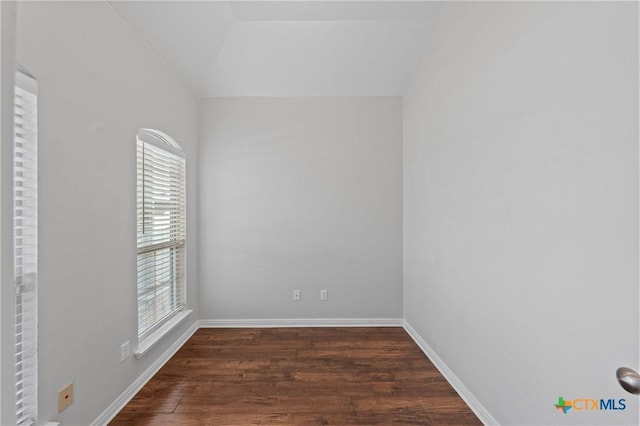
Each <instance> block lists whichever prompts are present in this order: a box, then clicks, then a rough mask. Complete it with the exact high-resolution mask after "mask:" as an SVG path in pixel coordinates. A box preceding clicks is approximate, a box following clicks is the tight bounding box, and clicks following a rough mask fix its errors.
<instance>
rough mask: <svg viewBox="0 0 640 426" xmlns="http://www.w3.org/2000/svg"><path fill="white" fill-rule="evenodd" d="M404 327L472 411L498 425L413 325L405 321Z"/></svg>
mask: <svg viewBox="0 0 640 426" xmlns="http://www.w3.org/2000/svg"><path fill="white" fill-rule="evenodd" d="M404 329H405V331H406V332H407V333H408V334H409V336H411V338H412V339H413V340H414V341H415V342H416V344H417V345H418V346H419V347H420V349H422V352H424V354H425V355H426V356H427V358H429V360H431V362H432V363H433V365H435V367H436V368H437V369H438V371H439V372H440V374H442V375H443V376H444V378H445V379H446V380H447V381H448V382H449V384H450V385H451V386H452V387H453V389H455V391H456V392H458V395H460V397H461V398H462V399H463V400H464V402H466V403H467V405H468V406H469V408H471V411H473V412H474V414H475V415H476V416H478V418H479V419H480V421H481V422H482V423H483V424H485V425H498V424H499V423H498V421H497V420H496V419H494V418H493V416H492V415H491V413H489V411H488V410H487V409H486V408H485V407H484V406H483V405H482V404H481V403H480V401H478V400H477V399H476V397H475V396H474V395H473V394H472V393H471V391H470V390H469V389H467V387H466V386H465V385H464V384H463V383H462V382H461V381H460V379H458V377H457V376H456V375H455V374H454V373H453V371H451V369H450V368H449V367H448V366H447V364H445V362H444V361H443V360H442V359H441V358H440V357H439V356H438V355H437V354H436V353H435V351H434V350H433V349H432V348H431V346H429V344H428V343H427V342H426V341H425V340H424V339H423V338H422V337H421V336H420V335H419V334H418V332H417V331H416V330H414V329H413V327H411V325H410V324H409V323H408V322H407V321H404Z"/></svg>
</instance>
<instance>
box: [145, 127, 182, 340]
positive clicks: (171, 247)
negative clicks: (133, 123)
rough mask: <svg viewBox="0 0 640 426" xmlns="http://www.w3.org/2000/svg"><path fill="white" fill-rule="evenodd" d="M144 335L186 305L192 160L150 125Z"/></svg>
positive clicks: (147, 130)
mask: <svg viewBox="0 0 640 426" xmlns="http://www.w3.org/2000/svg"><path fill="white" fill-rule="evenodd" d="M137 151H138V154H137V171H138V173H137V175H138V179H137V182H138V185H137V200H138V202H137V234H138V338H139V339H140V340H144V338H145V337H147V336H149V335H150V334H151V333H153V331H155V330H156V329H157V328H159V327H160V326H161V325H162V324H163V323H164V322H165V321H166V320H168V319H169V318H171V317H172V316H173V315H175V314H176V313H178V312H179V311H181V310H182V309H183V308H184V306H185V298H186V295H185V251H186V247H185V234H186V232H185V228H186V224H185V222H186V214H185V213H186V207H185V205H186V175H185V173H186V165H185V158H184V152H183V151H182V149H181V148H180V145H178V144H177V143H176V142H175V141H173V139H171V138H170V137H169V136H167V135H165V134H163V133H161V132H158V131H155V130H150V129H142V130H140V131H139V132H138V140H137Z"/></svg>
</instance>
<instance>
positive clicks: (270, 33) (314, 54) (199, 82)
mask: <svg viewBox="0 0 640 426" xmlns="http://www.w3.org/2000/svg"><path fill="white" fill-rule="evenodd" d="M110 4H111V5H112V6H113V8H114V9H115V10H116V11H117V12H118V13H119V14H120V15H122V17H123V18H124V19H126V20H127V21H128V22H129V23H130V24H131V26H132V27H133V28H134V29H135V31H137V32H138V33H139V34H140V36H141V37H142V38H143V39H145V40H146V41H147V43H149V45H150V46H151V47H152V48H153V49H155V50H156V51H157V52H158V54H159V55H160V56H161V57H163V58H164V59H165V60H166V62H167V63H168V64H169V66H171V67H172V68H173V69H174V70H175V71H176V72H177V73H178V74H179V75H180V76H181V78H182V79H183V80H184V81H185V82H186V83H187V84H188V85H189V86H190V87H191V89H192V91H193V93H194V94H195V95H196V96H198V97H214V96H393V95H401V94H402V92H403V90H404V87H405V84H406V81H407V79H408V77H409V75H410V73H411V70H412V69H413V66H414V64H415V62H416V60H417V58H418V56H419V54H420V51H421V49H422V46H423V45H424V39H425V37H426V36H427V31H428V29H429V23H430V21H431V19H432V18H433V16H434V15H435V13H436V11H437V8H438V6H439V3H437V2H429V1H336V0H332V1H304V0H295V1H264V0H263V1H196V2H191V1H158V2H156V1H112V2H110Z"/></svg>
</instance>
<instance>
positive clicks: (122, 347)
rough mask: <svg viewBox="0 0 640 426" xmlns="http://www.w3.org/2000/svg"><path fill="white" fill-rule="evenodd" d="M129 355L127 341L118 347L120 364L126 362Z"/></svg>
mask: <svg viewBox="0 0 640 426" xmlns="http://www.w3.org/2000/svg"><path fill="white" fill-rule="evenodd" d="M130 355H131V345H129V341H128V340H127V341H126V342H124V343H123V344H122V345H120V362H122V361H124V360H126V359H127V358H129V356H130Z"/></svg>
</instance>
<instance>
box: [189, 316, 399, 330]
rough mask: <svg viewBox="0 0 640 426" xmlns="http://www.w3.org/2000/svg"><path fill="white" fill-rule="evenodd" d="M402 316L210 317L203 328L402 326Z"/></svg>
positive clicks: (202, 325)
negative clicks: (330, 317) (329, 317)
mask: <svg viewBox="0 0 640 426" xmlns="http://www.w3.org/2000/svg"><path fill="white" fill-rule="evenodd" d="M402 324H403V322H402V318H335V319H333V318H332V319H328V318H301V319H209V320H200V327H202V328H277V327H402Z"/></svg>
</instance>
